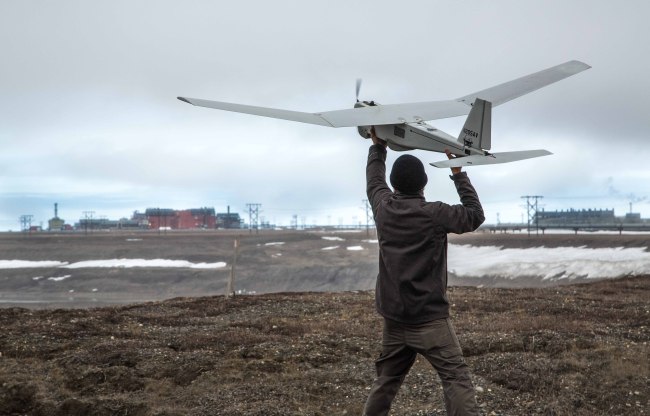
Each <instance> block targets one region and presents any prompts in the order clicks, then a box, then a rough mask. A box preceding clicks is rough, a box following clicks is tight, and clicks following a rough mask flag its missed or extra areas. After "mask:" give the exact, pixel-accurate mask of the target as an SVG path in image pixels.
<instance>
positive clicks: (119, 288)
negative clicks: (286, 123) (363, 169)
mask: <svg viewBox="0 0 650 416" xmlns="http://www.w3.org/2000/svg"><path fill="white" fill-rule="evenodd" d="M236 238H238V239H239V241H240V248H239V250H238V256H237V263H236V276H235V290H240V291H244V292H248V293H250V292H254V293H258V294H259V293H271V292H286V291H319V292H330V291H346V290H370V289H373V288H374V286H375V277H376V275H377V271H378V266H377V264H378V254H377V244H376V242H375V241H376V240H375V239H376V237H375V235H374V234H373V233H372V232H371V233H370V234H369V235H368V234H366V232H365V231H363V232H345V230H342V231H341V230H339V231H335V230H329V231H314V232H311V231H310V232H306V231H273V230H265V231H263V232H260V233H259V234H254V233H253V234H249V233H248V232H247V231H206V232H193V233H192V232H185V233H183V232H168V233H159V232H139V233H129V232H123V233H120V232H111V233H107V232H104V233H99V232H95V233H93V234H90V235H84V234H61V235H56V234H49V233H40V234H33V235H31V236H26V235H21V234H20V233H0V260H31V261H36V260H39V261H43V260H51V261H63V262H68V263H74V262H79V261H87V260H111V259H122V258H128V259H167V260H186V261H190V262H193V263H202V262H205V263H215V262H225V263H227V266H226V267H224V268H221V269H188V268H180V269H174V268H151V267H149V268H81V269H65V268H31V269H30V268H20V269H0V307H5V306H23V307H29V308H52V307H64V308H70V307H89V306H104V305H120V304H127V303H133V302H143V301H153V300H163V299H169V298H172V297H178V296H204V295H216V294H223V293H225V291H226V285H227V281H228V278H229V275H230V266H231V265H232V260H233V255H234V248H233V243H234V240H235V239H236ZM449 241H450V242H451V243H454V244H471V245H475V246H484V245H493V246H501V247H505V248H526V247H538V246H545V247H564V246H574V247H580V246H585V247H590V248H602V247H645V248H646V250H648V247H650V234H646V235H622V236H619V235H598V234H596V235H593V234H579V235H577V236H576V235H572V234H562V235H545V236H541V235H540V236H530V237H529V236H527V235H526V234H489V233H472V234H464V235H460V236H459V235H450V237H449ZM277 243H283V244H277ZM332 247H338V248H336V249H332V250H323V249H324V248H332ZM349 247H356V248H361V250H348V248H349ZM63 276H69V277H68V278H66V279H65V280H61V281H57V280H50V278H54V279H56V278H60V277H63ZM576 282H577V281H575V280H574V281H569V280H565V281H563V282H554V281H547V280H542V279H531V278H518V279H507V278H505V279H504V278H500V277H498V276H485V277H484V278H482V279H480V282H478V281H477V279H472V278H461V277H458V276H454V275H453V274H450V277H449V283H450V285H471V286H475V285H477V284H481V285H483V286H484V287H488V286H491V287H543V286H549V285H557V284H559V283H562V284H566V283H576Z"/></svg>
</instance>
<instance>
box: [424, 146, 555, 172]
mask: <svg viewBox="0 0 650 416" xmlns="http://www.w3.org/2000/svg"><path fill="white" fill-rule="evenodd" d="M552 154H553V153H551V152H549V151H548V150H544V149H540V150H521V151H516V152H500V153H492V154H490V155H487V156H483V155H474V156H462V157H457V158H455V159H450V160H443V161H440V162H434V163H430V165H431V166H435V167H437V168H459V167H461V166H478V165H496V164H498V163H508V162H516V161H518V160H525V159H532V158H534V157H540V156H548V155H552Z"/></svg>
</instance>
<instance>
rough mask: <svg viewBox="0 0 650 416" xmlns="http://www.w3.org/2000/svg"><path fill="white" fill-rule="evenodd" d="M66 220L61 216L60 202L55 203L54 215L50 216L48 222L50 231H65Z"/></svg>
mask: <svg viewBox="0 0 650 416" xmlns="http://www.w3.org/2000/svg"><path fill="white" fill-rule="evenodd" d="M65 228H66V227H65V221H64V220H63V219H61V218H59V203H58V202H55V203H54V217H53V218H50V220H49V221H48V222H47V230H48V231H63V230H65Z"/></svg>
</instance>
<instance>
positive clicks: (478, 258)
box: [447, 244, 650, 280]
mask: <svg viewBox="0 0 650 416" xmlns="http://www.w3.org/2000/svg"><path fill="white" fill-rule="evenodd" d="M447 265H448V269H449V271H450V272H453V273H454V274H456V275H458V276H461V277H482V276H499V277H506V278H510V279H516V278H518V277H522V276H535V277H542V278H543V279H552V280H559V279H575V278H577V277H583V278H613V277H620V276H628V275H643V274H650V253H649V252H647V251H645V249H644V248H643V247H630V248H623V247H618V248H593V249H590V248H585V247H557V248H546V247H535V248H526V249H516V248H507V249H502V248H501V247H495V246H484V247H473V246H468V245H455V244H449V255H448V259H447Z"/></svg>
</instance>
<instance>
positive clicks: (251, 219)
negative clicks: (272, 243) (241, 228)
mask: <svg viewBox="0 0 650 416" xmlns="http://www.w3.org/2000/svg"><path fill="white" fill-rule="evenodd" d="M261 206H262V204H259V203H248V204H246V209H247V210H248V232H249V233H252V232H253V227H254V228H255V233H256V234H258V233H259V232H260V231H259V225H258V218H259V215H260V207H261Z"/></svg>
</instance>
